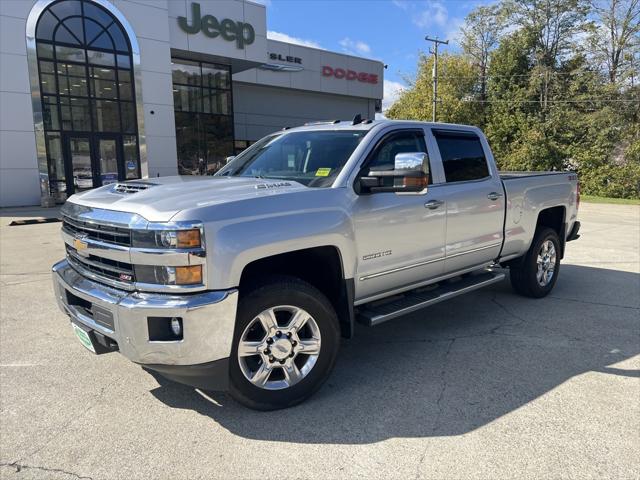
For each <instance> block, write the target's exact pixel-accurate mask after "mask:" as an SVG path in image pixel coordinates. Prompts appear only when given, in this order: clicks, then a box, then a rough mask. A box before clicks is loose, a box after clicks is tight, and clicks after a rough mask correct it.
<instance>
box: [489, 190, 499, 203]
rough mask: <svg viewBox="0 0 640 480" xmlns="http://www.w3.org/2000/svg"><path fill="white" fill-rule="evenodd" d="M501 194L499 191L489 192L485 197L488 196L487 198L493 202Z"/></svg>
mask: <svg viewBox="0 0 640 480" xmlns="http://www.w3.org/2000/svg"><path fill="white" fill-rule="evenodd" d="M501 196H502V194H501V193H498V192H491V193H490V194H489V195H487V198H488V199H489V200H493V201H494V202H495V201H496V200H498V199H499V198H500V197H501Z"/></svg>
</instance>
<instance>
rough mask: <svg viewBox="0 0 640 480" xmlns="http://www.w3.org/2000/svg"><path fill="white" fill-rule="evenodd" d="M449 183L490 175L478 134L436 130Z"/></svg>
mask: <svg viewBox="0 0 640 480" xmlns="http://www.w3.org/2000/svg"><path fill="white" fill-rule="evenodd" d="M434 135H435V137H436V142H437V143H438V149H439V150H440V156H441V157H442V164H443V166H444V175H445V178H446V181H447V183H450V182H465V181H469V180H481V179H483V178H487V177H488V176H489V166H488V165H487V159H486V158H485V156H484V150H483V149H482V144H481V143H480V139H479V138H478V136H477V135H474V134H468V133H462V132H448V131H435V132H434Z"/></svg>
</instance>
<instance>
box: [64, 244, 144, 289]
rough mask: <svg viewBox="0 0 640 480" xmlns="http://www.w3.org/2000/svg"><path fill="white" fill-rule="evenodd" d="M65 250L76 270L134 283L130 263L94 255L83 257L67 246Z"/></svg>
mask: <svg viewBox="0 0 640 480" xmlns="http://www.w3.org/2000/svg"><path fill="white" fill-rule="evenodd" d="M66 248H67V259H68V261H69V263H71V265H72V266H74V267H76V269H78V268H79V269H81V270H82V269H84V270H87V271H89V272H91V273H93V274H95V275H99V276H100V277H103V278H108V279H110V280H115V281H117V282H122V283H127V284H132V283H133V282H134V281H135V276H134V271H133V265H131V264H130V263H124V262H118V261H115V260H110V259H108V258H102V257H96V256H94V255H89V256H83V255H80V254H79V253H78V252H77V250H76V249H75V248H73V247H70V246H69V245H67V246H66Z"/></svg>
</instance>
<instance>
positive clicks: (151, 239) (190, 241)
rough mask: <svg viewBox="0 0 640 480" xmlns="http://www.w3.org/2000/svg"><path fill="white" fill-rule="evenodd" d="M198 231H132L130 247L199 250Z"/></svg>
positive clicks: (195, 229) (194, 229)
mask: <svg viewBox="0 0 640 480" xmlns="http://www.w3.org/2000/svg"><path fill="white" fill-rule="evenodd" d="M201 245H202V241H201V239H200V230H199V229H197V228H192V229H190V230H133V233H132V237H131V246H133V247H136V248H199V247H200V246H201Z"/></svg>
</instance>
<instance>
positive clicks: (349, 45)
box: [338, 37, 371, 55]
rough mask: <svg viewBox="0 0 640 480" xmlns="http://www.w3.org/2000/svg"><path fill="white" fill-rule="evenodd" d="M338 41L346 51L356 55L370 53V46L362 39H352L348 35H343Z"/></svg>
mask: <svg viewBox="0 0 640 480" xmlns="http://www.w3.org/2000/svg"><path fill="white" fill-rule="evenodd" d="M338 43H339V44H340V46H341V47H342V50H343V51H344V52H346V53H351V54H358V55H369V54H370V53H371V47H370V46H369V45H368V44H366V43H365V42H363V41H362V40H352V39H350V38H349V37H345V38H343V39H342V40H340V41H339V42H338Z"/></svg>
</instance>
